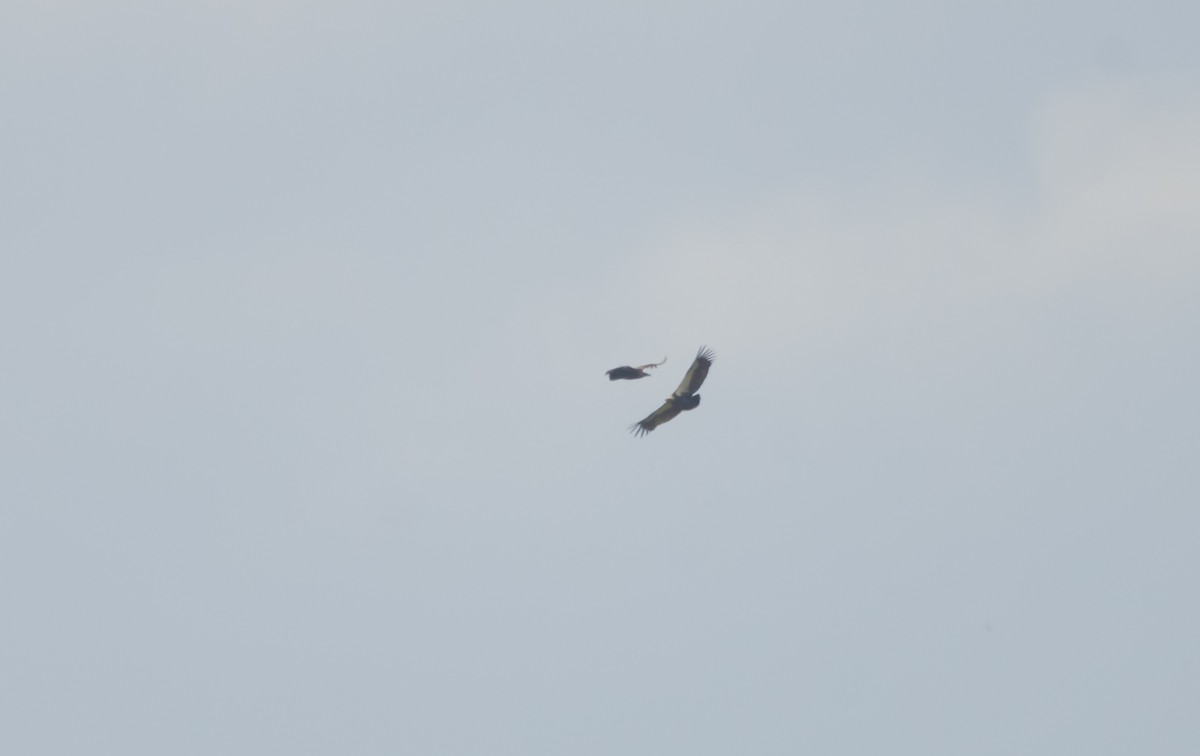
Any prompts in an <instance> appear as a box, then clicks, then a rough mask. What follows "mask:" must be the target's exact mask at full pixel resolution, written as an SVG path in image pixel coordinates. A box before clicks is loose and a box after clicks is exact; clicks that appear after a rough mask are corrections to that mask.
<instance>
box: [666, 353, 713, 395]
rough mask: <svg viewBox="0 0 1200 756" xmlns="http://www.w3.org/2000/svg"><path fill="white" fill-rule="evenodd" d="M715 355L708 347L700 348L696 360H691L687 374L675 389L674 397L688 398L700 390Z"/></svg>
mask: <svg viewBox="0 0 1200 756" xmlns="http://www.w3.org/2000/svg"><path fill="white" fill-rule="evenodd" d="M716 358H717V355H716V354H715V353H714V352H713V350H711V349H709V348H708V347H700V351H699V352H697V353H696V359H694V360H692V366H691V367H690V368H688V371H687V374H686V375H685V376H683V380H682V381H680V383H679V388H677V389H675V396H690V395H692V394H694V393H696V392H697V391H699V390H700V384H702V383H704V379H705V378H707V377H708V369H709V368H710V367H712V364H713V360H715V359H716Z"/></svg>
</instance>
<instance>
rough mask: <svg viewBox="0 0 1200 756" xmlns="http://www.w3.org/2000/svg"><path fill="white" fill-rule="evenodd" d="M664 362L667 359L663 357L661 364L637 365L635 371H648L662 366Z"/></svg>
mask: <svg viewBox="0 0 1200 756" xmlns="http://www.w3.org/2000/svg"><path fill="white" fill-rule="evenodd" d="M666 361H667V358H666V357H663V358H662V362H651V363H650V364H649V365H638V366H637V369H638V370H649V369H650V368H656V367H658V366H659V365H661V364H663V362H666Z"/></svg>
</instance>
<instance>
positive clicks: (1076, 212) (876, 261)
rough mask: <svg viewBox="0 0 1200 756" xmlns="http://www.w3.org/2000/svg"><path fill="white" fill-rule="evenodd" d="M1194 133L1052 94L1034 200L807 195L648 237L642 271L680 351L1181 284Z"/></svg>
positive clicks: (1194, 266) (1041, 125) (1104, 97)
mask: <svg viewBox="0 0 1200 756" xmlns="http://www.w3.org/2000/svg"><path fill="white" fill-rule="evenodd" d="M1198 134H1200V101H1197V100H1195V99H1192V100H1191V101H1187V100H1181V99H1178V98H1177V99H1168V98H1160V97H1155V96H1151V95H1149V94H1147V93H1145V92H1144V91H1142V90H1141V89H1136V88H1132V87H1127V88H1124V89H1120V90H1112V89H1110V90H1102V91H1097V92H1091V93H1085V94H1076V95H1072V96H1069V97H1062V98H1058V99H1055V100H1053V101H1051V102H1049V103H1048V104H1047V105H1046V106H1045V107H1044V108H1043V109H1042V111H1041V112H1040V113H1039V114H1038V115H1037V117H1036V118H1035V119H1033V127H1032V134H1031V143H1032V144H1033V145H1034V147H1033V149H1032V150H1031V160H1033V161H1034V162H1035V166H1034V168H1035V170H1034V172H1033V173H1034V175H1036V176H1037V177H1038V185H1037V191H1036V192H1035V193H1034V196H1033V198H1032V201H1030V202H1028V203H1027V204H1026V205H1025V206H1024V207H1022V208H1020V209H1014V208H1013V207H1011V206H1010V205H1007V204H1005V203H1003V202H1000V201H995V202H991V203H987V202H980V201H978V200H977V199H965V198H962V197H957V196H954V195H953V194H952V193H950V192H949V191H939V190H937V189H934V190H930V189H928V188H927V187H926V186H925V185H923V184H920V182H918V181H907V182H905V181H895V182H893V183H891V184H889V185H890V186H893V187H896V188H895V189H893V190H891V191H883V192H881V191H879V190H878V189H877V188H875V187H873V188H872V189H871V191H867V192H863V194H864V195H866V196H867V199H865V200H863V199H862V198H861V197H860V198H854V199H846V198H833V199H831V198H825V197H822V196H820V194H819V192H818V191H817V190H813V189H806V190H803V191H799V192H796V193H794V194H791V195H789V196H786V197H780V198H777V199H775V200H774V201H772V202H769V203H765V204H763V205H761V206H759V207H757V208H755V209H754V210H752V211H750V212H745V213H741V214H739V215H736V216H725V217H719V218H714V219H708V220H704V221H701V222H696V223H690V224H686V226H687V227H686V228H682V227H680V228H676V229H672V230H669V231H668V232H666V233H664V234H663V235H662V236H661V237H660V238H659V239H657V240H654V241H652V242H650V243H648V244H647V249H646V251H645V253H644V254H643V255H641V256H640V258H639V262H638V263H637V265H636V267H637V271H636V273H635V274H634V278H635V279H636V280H639V281H641V282H642V296H641V302H642V307H643V315H644V317H645V318H646V319H647V322H655V323H656V324H658V325H659V326H660V327H661V326H662V325H663V324H665V326H666V330H667V332H668V334H669V335H670V336H671V338H673V339H675V338H677V339H680V340H683V341H687V340H689V339H692V340H694V338H701V339H705V340H710V341H713V342H723V343H726V344H733V343H738V344H742V345H744V346H746V347H747V348H752V347H753V348H758V347H764V346H766V345H768V344H773V345H776V346H778V345H780V344H788V343H795V342H796V341H797V340H799V341H800V342H802V343H804V344H805V345H806V346H807V347H810V348H811V347H813V346H814V345H819V344H821V343H823V342H826V341H845V340H847V339H855V338H856V337H859V336H861V335H862V333H863V331H864V329H868V330H871V331H872V332H877V331H878V330H879V329H903V328H914V329H916V328H922V329H928V328H934V329H957V328H960V327H962V325H963V321H964V319H966V320H969V319H970V318H971V317H974V316H975V315H978V314H979V313H981V312H985V311H988V310H992V311H994V310H995V309H996V308H1014V309H1020V308H1021V307H1022V306H1023V305H1025V304H1027V303H1030V302H1045V301H1047V300H1049V299H1052V298H1055V297H1058V296H1060V295H1061V294H1062V293H1063V292H1064V291H1068V290H1073V289H1077V288H1080V287H1093V286H1097V285H1099V286H1106V287H1122V286H1129V287H1132V288H1134V289H1136V290H1139V291H1143V292H1145V291H1152V290H1155V289H1156V288H1161V287H1173V288H1174V289H1175V290H1182V289H1181V288H1180V287H1182V286H1184V285H1186V282H1187V281H1194V280H1195V279H1196V277H1197V274H1198V273H1200V213H1197V212H1196V208H1198V207H1200V137H1197V136H1196V135H1198ZM918 186H919V187H920V188H913V187H918ZM971 194H972V196H973V197H978V196H979V195H980V193H978V192H972V193H971Z"/></svg>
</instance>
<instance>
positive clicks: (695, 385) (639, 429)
mask: <svg viewBox="0 0 1200 756" xmlns="http://www.w3.org/2000/svg"><path fill="white" fill-rule="evenodd" d="M716 358H717V355H715V354H713V351H712V350H711V349H709V348H708V347H700V351H699V352H697V353H696V359H694V360H692V366H691V367H690V368H688V371H687V374H686V375H684V376H683V381H681V382H680V384H679V388H677V389H675V393H674V394H671V395H670V396H668V397H667V400H666V401H665V402H663V405H662V406H661V407H659V408H658V409H656V410H654V411H653V412H651V413H650V415H649V416H647V417H646V419H645V420H642V421H641V422H638V423H634V424H633V425H631V426H629V430H630V431H632V432H633V434H634V435H636V436H644V435H646V434H647V433H649V432H650V431H652V430H654V429H655V428H657V427H658V426H660V425H662V424H663V423H665V422H667V421H668V420H671V419H672V418H674V417H675V416H676V415H678V414H679V413H680V412H683V411H685V410H690V409H696V408H697V407H699V406H700V395H699V394H697V393H696V392H697V391H699V390H700V384H702V383H704V379H705V378H707V377H708V369H709V368H710V367H712V364H713V360H715V359H716Z"/></svg>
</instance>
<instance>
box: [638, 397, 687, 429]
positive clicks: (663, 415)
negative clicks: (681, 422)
mask: <svg viewBox="0 0 1200 756" xmlns="http://www.w3.org/2000/svg"><path fill="white" fill-rule="evenodd" d="M682 411H683V410H681V409H679V407H676V406H675V403H674V402H672V401H670V400H669V399H668V400H667V401H665V402H663V405H662V406H661V407H659V408H658V409H656V410H654V411H653V412H651V413H650V414H649V415H647V416H646V419H644V420H642V421H641V422H637V423H634V424H633V425H631V426H629V430H630V431H631V432H632V433H633V434H634V435H635V436H644V435H646V434H647V433H649V432H650V431H652V430H654V429H655V428H657V427H658V426H660V425H662V424H663V423H665V422H667V421H668V420H670V419H671V418H673V417H675V416H676V415H678V414H679V413H680V412H682Z"/></svg>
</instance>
